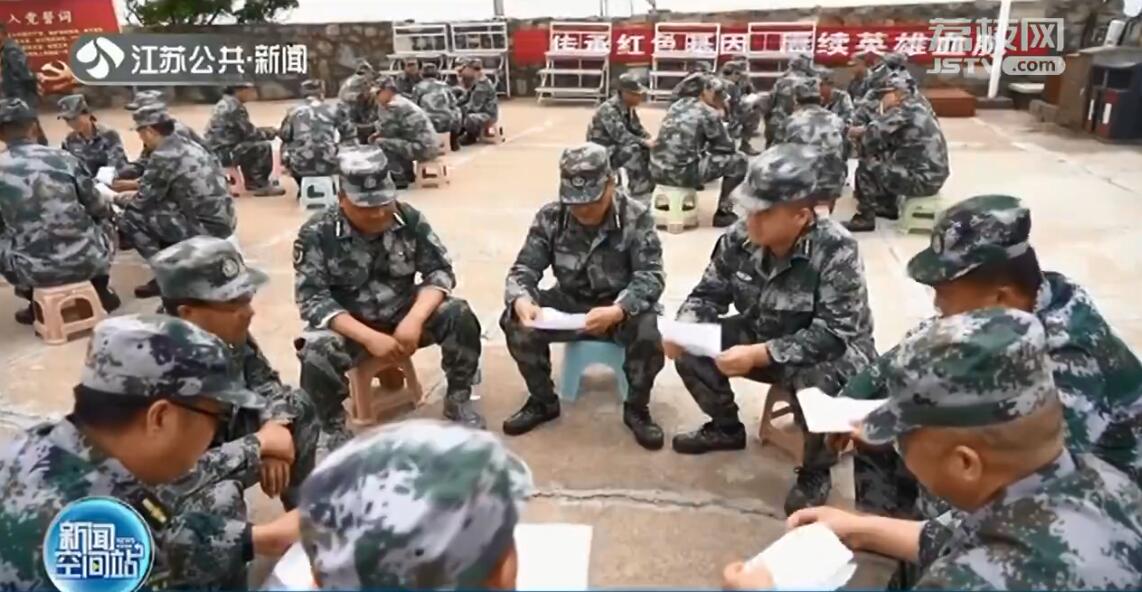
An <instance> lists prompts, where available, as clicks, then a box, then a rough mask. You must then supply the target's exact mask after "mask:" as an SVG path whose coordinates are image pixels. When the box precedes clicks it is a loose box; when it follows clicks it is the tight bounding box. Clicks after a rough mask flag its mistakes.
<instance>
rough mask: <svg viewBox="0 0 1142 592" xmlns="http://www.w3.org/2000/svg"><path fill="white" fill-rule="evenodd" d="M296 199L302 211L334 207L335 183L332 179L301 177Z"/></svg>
mask: <svg viewBox="0 0 1142 592" xmlns="http://www.w3.org/2000/svg"><path fill="white" fill-rule="evenodd" d="M297 198H298V199H297V203H298V205H299V206H300V207H301V209H303V210H309V209H315V208H326V207H329V206H332V205H336V204H337V183H336V182H335V181H334V180H333V177H302V178H301V184H300V185H299V186H298V190H297Z"/></svg>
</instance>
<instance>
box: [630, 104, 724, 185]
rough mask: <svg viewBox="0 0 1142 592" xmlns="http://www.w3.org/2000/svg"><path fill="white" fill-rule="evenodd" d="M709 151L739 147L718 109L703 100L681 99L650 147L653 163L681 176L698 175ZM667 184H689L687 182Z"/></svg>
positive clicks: (672, 106)
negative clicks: (727, 129)
mask: <svg viewBox="0 0 1142 592" xmlns="http://www.w3.org/2000/svg"><path fill="white" fill-rule="evenodd" d="M706 152H708V153H711V154H730V155H732V154H736V153H737V147H736V146H735V145H734V141H733V140H732V139H731V138H730V134H729V132H727V131H726V127H725V126H724V125H722V117H721V115H720V114H718V111H717V110H716V109H714V108H713V107H711V106H709V105H707V104H705V103H703V102H702V101H701V99H697V98H689V97H688V98H683V99H679V101H678V102H677V103H674V104H673V105H671V106H670V108H669V109H668V110H667V111H666V117H665V118H664V119H663V120H662V126H661V127H659V129H658V139H657V141H655V143H654V147H653V148H651V149H650V162H651V165H652V166H653V167H656V168H658V169H660V170H662V171H674V172H675V173H676V174H678V175H680V176H684V175H690V174H691V172H693V176H695V177H696V176H697V174H696V173H697V171H698V168H699V166H700V163H701V161H702V157H703V156H704V153H706ZM679 181H682V179H679ZM668 184H676V185H679V186H687V183H686V182H678V183H668Z"/></svg>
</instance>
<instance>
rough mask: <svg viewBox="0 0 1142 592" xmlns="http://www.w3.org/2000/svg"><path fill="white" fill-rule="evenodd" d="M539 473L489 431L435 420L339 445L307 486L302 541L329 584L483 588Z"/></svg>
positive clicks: (335, 586)
mask: <svg viewBox="0 0 1142 592" xmlns="http://www.w3.org/2000/svg"><path fill="white" fill-rule="evenodd" d="M533 488H534V485H533V483H532V478H531V471H530V470H529V469H528V467H527V465H526V464H524V462H523V461H522V460H521V459H520V458H519V457H518V456H516V455H515V454H514V453H512V452H511V451H509V450H508V449H507V447H506V446H504V445H503V443H502V442H501V441H500V440H499V438H497V437H496V436H495V435H493V434H491V433H490V432H487V431H483V430H473V429H471V428H468V427H464V426H461V425H457V424H454V423H447V422H441V421H435V420H428V419H414V420H409V421H402V422H399V423H393V424H388V425H385V426H382V427H380V428H378V429H376V430H373V431H371V432H368V433H366V434H364V435H362V436H360V437H358V438H356V439H355V440H352V441H350V442H349V443H347V444H345V445H344V446H342V447H341V448H339V449H337V450H335V451H333V452H332V453H330V454H329V456H328V457H326V458H325V460H324V461H322V462H321V464H320V465H318V467H317V468H316V469H315V470H314V471H313V473H312V474H311V475H310V476H309V478H308V479H306V481H305V483H304V484H302V487H301V495H300V504H299V510H300V514H301V543H302V546H303V547H304V548H305V552H306V554H307V555H308V556H309V560H310V564H311V566H312V568H313V573H314V575H315V576H316V577H317V579H318V581H319V582H320V583H321V586H322V587H323V588H325V589H337V590H360V589H397V588H400V589H406V590H431V589H456V590H475V589H479V588H482V587H484V585H485V583H486V582H487V580H488V578H489V577H490V576H491V575H492V571H493V570H494V569H495V567H496V566H497V565H498V564H499V562H500V561H501V560H502V559H503V557H504V555H505V554H506V553H507V551H508V549H509V548H510V546H511V545H512V541H513V536H514V531H515V527H516V524H517V523H518V522H519V517H520V512H521V510H522V506H523V502H524V500H525V499H526V498H527V497H528V496H529V495H530V494H531V493H532V490H533Z"/></svg>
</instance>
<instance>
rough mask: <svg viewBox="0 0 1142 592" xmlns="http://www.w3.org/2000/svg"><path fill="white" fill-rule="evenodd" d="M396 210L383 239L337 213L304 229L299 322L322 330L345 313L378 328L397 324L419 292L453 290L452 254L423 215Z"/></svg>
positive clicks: (297, 254) (298, 249) (296, 252)
mask: <svg viewBox="0 0 1142 592" xmlns="http://www.w3.org/2000/svg"><path fill="white" fill-rule="evenodd" d="M397 207H398V210H397V215H396V220H395V223H394V224H393V226H392V227H391V228H389V229H388V230H386V231H385V232H383V233H381V235H380V236H372V237H370V236H367V235H364V234H362V233H360V232H358V231H357V230H356V229H355V228H353V226H352V225H351V224H350V223H349V220H348V219H347V218H345V216H344V214H342V213H341V209H340V208H329V209H327V210H325V211H323V212H321V213H319V214H317V215H315V216H314V217H312V218H310V219H309V221H308V222H306V223H305V224H303V225H302V227H301V230H299V231H298V234H297V240H296V241H294V244H293V265H294V272H295V278H296V279H295V281H294V295H295V297H296V299H297V305H298V308H299V309H300V311H301V318H302V320H304V321H306V322H307V323H309V325H310V326H312V327H315V328H325V327H326V326H327V325H328V324H329V321H330V320H331V319H332V318H333V317H335V316H337V315H338V314H340V313H343V312H348V313H349V314H351V315H353V317H354V318H356V319H357V320H358V321H361V322H362V323H366V324H369V325H372V326H374V327H375V326H377V325H378V324H382V323H389V322H395V321H399V318H398V317H397V315H399V314H402V313H403V312H404V311H405V310H407V308H408V307H409V306H410V305H411V304H412V302H413V301H414V300H415V299H416V295H417V292H418V291H419V290H420V289H422V288H426V287H430V288H436V289H439V290H442V291H444V292H448V293H450V292H451V291H452V288H453V287H455V286H456V276H455V274H454V273H453V271H452V261H451V259H449V257H448V251H447V250H446V249H445V248H444V245H443V244H442V243H441V242H440V239H439V238H437V236H436V233H435V232H433V230H432V227H431V226H429V224H428V221H427V220H425V219H424V216H422V215H421V213H420V212H419V211H417V210H416V209H415V208H413V207H412V206H410V205H408V204H404V203H398V206H397ZM417 274H420V281H419V283H418V282H417V277H416V276H417Z"/></svg>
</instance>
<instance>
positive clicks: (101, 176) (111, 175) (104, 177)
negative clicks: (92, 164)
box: [95, 166, 115, 185]
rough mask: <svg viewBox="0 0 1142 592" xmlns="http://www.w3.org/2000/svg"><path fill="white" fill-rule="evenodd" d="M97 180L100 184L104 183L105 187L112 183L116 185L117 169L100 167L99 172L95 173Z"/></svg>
mask: <svg viewBox="0 0 1142 592" xmlns="http://www.w3.org/2000/svg"><path fill="white" fill-rule="evenodd" d="M95 180H96V181H99V182H100V183H103V184H104V185H110V184H111V183H114V182H115V168H114V167H109V166H108V167H99V170H98V171H96V173H95Z"/></svg>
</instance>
